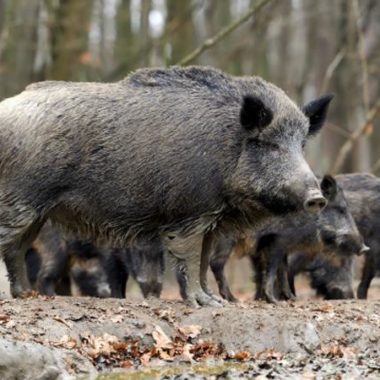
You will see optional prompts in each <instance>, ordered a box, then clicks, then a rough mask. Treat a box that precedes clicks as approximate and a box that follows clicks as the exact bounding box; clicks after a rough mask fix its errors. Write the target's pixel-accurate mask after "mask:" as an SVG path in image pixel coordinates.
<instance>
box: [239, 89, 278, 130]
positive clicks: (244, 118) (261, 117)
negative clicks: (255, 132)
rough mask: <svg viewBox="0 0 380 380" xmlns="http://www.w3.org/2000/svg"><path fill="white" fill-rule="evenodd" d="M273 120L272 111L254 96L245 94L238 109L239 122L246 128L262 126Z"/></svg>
mask: <svg viewBox="0 0 380 380" xmlns="http://www.w3.org/2000/svg"><path fill="white" fill-rule="evenodd" d="M272 120H273V112H272V111H271V110H270V109H269V108H268V107H266V106H265V104H264V103H263V102H262V101H261V100H260V99H259V98H256V97H255V96H252V95H247V96H244V98H243V104H242V107H241V110H240V123H241V125H242V126H243V127H244V128H245V129H248V130H252V129H254V128H264V127H266V126H267V125H269V124H270V123H271V122H272Z"/></svg>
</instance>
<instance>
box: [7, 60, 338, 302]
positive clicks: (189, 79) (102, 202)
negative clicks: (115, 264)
mask: <svg viewBox="0 0 380 380" xmlns="http://www.w3.org/2000/svg"><path fill="white" fill-rule="evenodd" d="M330 100H331V96H325V97H321V98H319V99H317V100H315V101H313V102H311V103H309V104H307V105H306V106H305V107H304V108H303V109H300V108H299V107H297V105H296V104H295V103H293V102H292V101H291V100H290V99H289V98H288V97H287V95H286V94H285V93H284V92H283V91H282V90H281V89H279V88H278V87H276V86H274V85H273V84H270V83H268V82H266V81H264V80H263V79H261V78H258V77H233V76H230V75H227V74H224V73H222V72H220V71H218V70H215V69H212V68H207V67H195V66H194V67H188V68H180V67H172V68H169V69H142V70H138V71H136V72H135V73H133V74H131V75H129V76H128V77H127V78H126V79H124V80H121V81H119V82H117V83H71V82H42V83H36V84H32V85H30V86H28V87H27V88H26V90H25V91H24V92H22V93H21V94H19V95H17V96H15V97H12V98H9V99H6V100H4V101H3V102H1V103H0V251H1V253H2V256H3V258H4V261H5V264H6V266H7V270H8V274H9V279H10V283H11V293H12V295H13V296H15V297H17V296H19V295H20V294H22V293H23V292H24V291H25V290H27V289H28V288H29V284H28V280H27V276H26V271H25V264H24V253H25V251H26V249H27V248H28V247H29V245H30V243H31V242H32V241H33V240H34V239H35V237H36V235H37V233H38V231H39V230H40V228H41V226H42V225H43V224H44V222H45V220H46V219H47V218H50V219H51V220H52V221H53V222H55V223H59V224H61V225H62V226H64V227H66V228H67V229H69V230H72V231H73V232H75V233H77V234H79V235H81V236H83V237H91V238H99V239H104V240H107V241H108V242H110V243H112V244H113V245H115V244H118V245H123V246H126V244H128V242H129V241H131V240H132V239H133V238H135V237H142V238H144V237H146V238H150V239H152V238H156V237H159V238H160V239H161V240H162V242H163V244H164V246H165V248H166V249H167V250H168V251H169V252H170V253H171V254H172V255H173V257H175V258H176V259H177V260H183V261H184V262H185V265H186V267H187V274H188V286H187V294H186V298H187V300H188V302H189V303H191V304H192V305H196V304H197V303H199V304H202V305H205V304H207V305H210V304H215V300H214V299H213V297H211V296H210V295H208V294H207V293H206V292H205V291H204V290H203V289H202V287H201V283H200V260H201V252H202V244H203V245H207V244H206V243H207V241H206V240H207V239H204V236H205V235H211V234H209V231H212V230H213V231H216V232H217V231H219V230H222V229H230V228H232V227H234V228H245V227H252V226H253V225H255V224H256V223H259V222H260V221H261V220H263V219H264V218H266V217H268V216H270V215H272V214H282V213H286V212H289V211H295V210H298V209H301V208H305V209H306V210H308V211H310V212H318V211H319V210H320V209H321V208H323V207H324V205H325V203H326V201H325V199H324V198H323V196H322V194H321V192H320V189H319V185H318V181H317V179H316V178H315V177H314V175H313V173H312V171H311V170H310V168H309V166H308V164H307V163H306V161H305V159H304V157H303V146H304V144H305V143H306V140H307V139H308V137H309V136H311V135H314V134H316V133H317V132H318V130H319V129H320V128H321V126H322V124H323V122H324V119H325V117H326V112H327V108H328V104H329V102H330ZM203 241H205V242H204V243H203Z"/></svg>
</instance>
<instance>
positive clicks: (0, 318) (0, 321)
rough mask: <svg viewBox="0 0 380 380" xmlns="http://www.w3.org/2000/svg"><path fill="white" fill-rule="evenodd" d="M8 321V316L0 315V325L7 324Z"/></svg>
mask: <svg viewBox="0 0 380 380" xmlns="http://www.w3.org/2000/svg"><path fill="white" fill-rule="evenodd" d="M10 319H11V317H10V316H9V315H6V314H0V324H3V323H5V322H8V321H9V320H10Z"/></svg>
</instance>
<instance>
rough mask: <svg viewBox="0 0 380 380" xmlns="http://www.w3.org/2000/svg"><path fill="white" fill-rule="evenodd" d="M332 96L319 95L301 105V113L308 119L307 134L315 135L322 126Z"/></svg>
mask: <svg viewBox="0 0 380 380" xmlns="http://www.w3.org/2000/svg"><path fill="white" fill-rule="evenodd" d="M333 97H334V95H333V94H329V95H325V96H321V97H320V98H317V99H315V100H312V101H311V102H310V103H307V104H306V105H304V106H303V107H302V111H303V113H304V114H305V115H306V116H307V117H308V118H309V120H310V127H309V134H308V136H314V135H316V134H317V133H318V132H319V131H320V129H321V128H322V126H323V124H324V122H325V120H326V115H327V111H328V109H329V104H330V102H331V100H332V98H333Z"/></svg>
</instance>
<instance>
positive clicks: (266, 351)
mask: <svg viewBox="0 0 380 380" xmlns="http://www.w3.org/2000/svg"><path fill="white" fill-rule="evenodd" d="M3 285H4V288H0V289H5V288H6V286H5V285H6V284H3ZM0 286H1V284H0ZM132 294H133V292H132ZM251 294H252V293H251V292H247V293H242V294H240V298H241V299H244V300H245V301H244V302H242V303H240V304H236V305H226V306H225V307H223V308H202V309H197V310H194V309H189V308H188V307H186V306H185V305H184V304H182V303H181V302H180V301H178V300H173V299H170V298H175V297H176V294H173V293H172V292H168V291H166V292H165V293H164V298H165V299H166V300H157V299H149V300H143V299H141V297H138V296H128V299H127V300H115V299H104V300H100V299H91V298H73V297H55V298H46V297H41V296H34V297H30V298H27V299H23V300H12V299H9V298H6V299H4V300H2V301H0V352H1V354H0V379H7V380H8V379H9V380H11V379H33V380H35V379H40V380H50V379H51V380H55V379H76V378H79V379H103V380H119V379H150V378H157V379H160V378H165V379H173V378H175V379H203V378H207V379H209V378H214V379H235V378H236V379H237V378H252V377H256V376H259V377H258V378H261V379H265V378H273V379H289V378H290V379H293V378H294V379H363V378H373V379H378V378H380V300H379V299H378V297H376V296H377V295H378V294H379V287H378V284H377V285H376V284H375V285H374V286H373V287H372V288H371V299H370V300H369V301H358V300H351V301H321V300H316V299H314V300H312V301H310V300H309V299H310V297H311V296H312V293H310V290H309V289H307V287H306V286H301V287H300V292H299V294H300V295H301V297H300V298H301V300H300V301H297V302H293V303H286V302H282V303H280V304H278V305H269V304H266V303H262V302H254V301H250V300H249V299H250V298H251ZM3 296H4V297H6V296H7V294H6V292H5V290H4V293H3ZM376 298H377V299H376Z"/></svg>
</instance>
